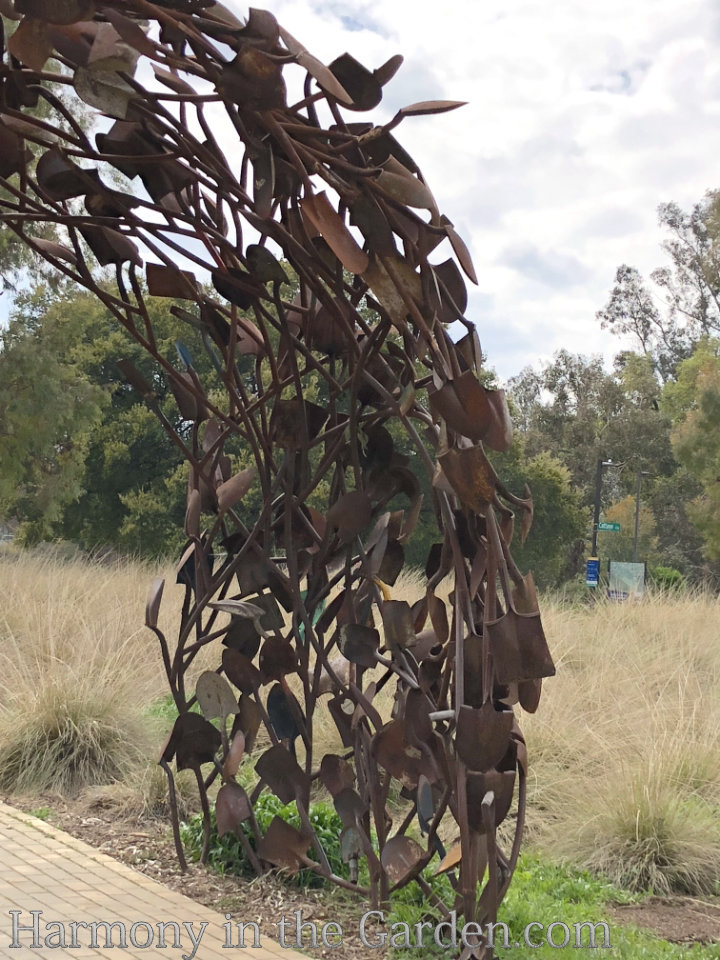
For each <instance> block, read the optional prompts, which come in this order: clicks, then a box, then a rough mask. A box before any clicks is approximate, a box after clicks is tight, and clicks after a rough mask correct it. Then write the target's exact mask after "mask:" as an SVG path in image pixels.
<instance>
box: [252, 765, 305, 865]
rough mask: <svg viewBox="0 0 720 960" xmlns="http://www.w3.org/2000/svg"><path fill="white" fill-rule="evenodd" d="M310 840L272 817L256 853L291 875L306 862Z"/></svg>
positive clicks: (278, 818) (277, 818) (279, 818)
mask: <svg viewBox="0 0 720 960" xmlns="http://www.w3.org/2000/svg"><path fill="white" fill-rule="evenodd" d="M280 749H281V750H282V747H281V748H280ZM283 752H285V753H287V751H283ZM287 802H288V803H289V802H290V801H287ZM311 842H312V841H311V838H310V837H308V836H307V835H306V834H304V833H302V832H301V831H300V830H296V829H295V827H293V826H291V825H290V824H289V823H286V821H285V820H283V819H282V818H281V817H274V818H273V820H272V823H271V824H270V826H269V827H268V830H267V833H266V834H265V836H264V837H262V838H261V839H260V842H259V843H258V848H257V853H258V856H259V857H260V859H261V860H266V861H267V862H268V863H272V864H274V865H275V866H276V867H282V868H283V869H284V870H286V871H287V872H288V873H289V874H290V875H291V876H292V875H293V874H295V873H297V872H298V870H299V869H300V867H301V866H303V865H304V864H305V863H306V861H307V856H306V854H307V851H308V849H309V848H310V844H311Z"/></svg>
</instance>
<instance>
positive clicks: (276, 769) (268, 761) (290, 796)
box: [255, 744, 309, 859]
mask: <svg viewBox="0 0 720 960" xmlns="http://www.w3.org/2000/svg"><path fill="white" fill-rule="evenodd" d="M255 771H256V772H257V775H258V776H259V777H260V778H261V780H264V781H265V783H266V784H267V785H268V786H269V787H270V789H271V790H272V792H273V793H274V794H275V796H276V797H278V799H279V800H280V801H281V802H282V803H291V802H292V801H293V800H294V799H295V798H296V796H298V795H303V794H305V793H306V791H307V788H308V784H309V781H308V778H307V776H306V774H305V773H304V772H303V771H302V770H301V769H300V767H299V766H298V763H297V761H296V760H295V758H294V757H293V756H292V755H291V754H290V753H289V751H287V750H286V749H285V747H283V746H281V745H280V744H277V745H276V746H274V747H270V749H269V750H266V751H265V753H263V755H262V756H261V757H260V758H259V760H258V762H257V763H256V764H255ZM263 859H264V858H263Z"/></svg>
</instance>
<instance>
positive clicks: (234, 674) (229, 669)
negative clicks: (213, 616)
mask: <svg viewBox="0 0 720 960" xmlns="http://www.w3.org/2000/svg"><path fill="white" fill-rule="evenodd" d="M256 637H257V648H258V649H259V647H260V637H259V636H258V635H257V634H256ZM255 652H256V653H257V649H256V651H255ZM252 656H254V654H252ZM252 656H251V655H249V654H245V653H241V652H240V651H239V650H237V649H234V648H233V647H226V648H225V649H224V650H223V652H222V666H223V670H224V671H225V676H226V677H227V678H228V680H229V681H230V682H231V683H232V684H234V685H235V686H236V687H237V688H238V690H240V691H242V693H243V694H250V693H253V692H254V691H255V690H256V689H257V688H258V687H259V686H260V684H261V683H262V675H261V673H260V671H259V670H258V668H257V667H256V666H255V664H254V663H253V662H252Z"/></svg>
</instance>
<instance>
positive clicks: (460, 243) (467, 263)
mask: <svg viewBox="0 0 720 960" xmlns="http://www.w3.org/2000/svg"><path fill="white" fill-rule="evenodd" d="M445 233H446V234H447V235H448V239H449V240H450V243H451V244H452V248H453V250H454V251H455V256H456V257H457V258H458V262H459V264H460V266H461V267H462V268H463V270H464V271H465V273H466V274H467V276H468V278H469V279H470V280H472V282H473V283H474V284H477V282H478V278H477V274H476V273H475V267H474V265H473V262H472V257H471V256H470V251H469V250H468V248H467V245H466V244H465V241H464V240H463V239H462V237H461V236H460V235H459V234H458V233H457V231H456V230H455V227H454V226H453V225H452V223H450V222H449V221H448V222H447V223H446V224H445Z"/></svg>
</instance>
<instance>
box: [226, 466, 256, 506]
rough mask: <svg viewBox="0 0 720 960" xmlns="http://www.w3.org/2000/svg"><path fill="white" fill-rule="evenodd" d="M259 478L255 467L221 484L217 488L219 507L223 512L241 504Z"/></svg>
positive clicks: (247, 468)
mask: <svg viewBox="0 0 720 960" xmlns="http://www.w3.org/2000/svg"><path fill="white" fill-rule="evenodd" d="M256 478H257V470H256V469H255V467H246V468H245V469H244V470H240V471H239V472H238V473H236V474H235V475H234V476H233V477H230V479H229V480H226V481H225V483H221V484H220V486H219V487H218V488H217V498H218V507H219V509H220V511H221V512H224V511H225V510H229V509H230V507H234V506H235V504H236V503H239V502H240V501H241V500H242V498H243V497H244V496H245V494H246V493H247V492H248V490H250V489H251V487H252V485H253V484H254V483H255V480H256Z"/></svg>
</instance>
